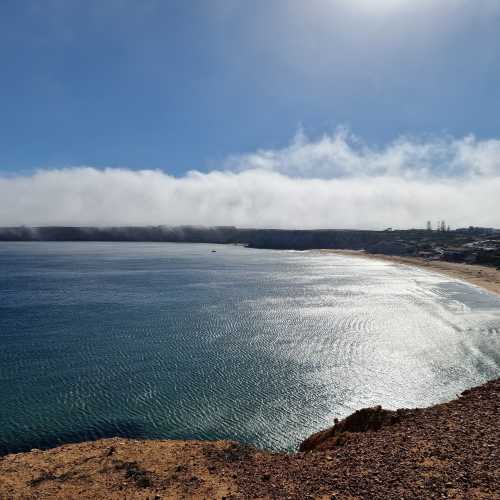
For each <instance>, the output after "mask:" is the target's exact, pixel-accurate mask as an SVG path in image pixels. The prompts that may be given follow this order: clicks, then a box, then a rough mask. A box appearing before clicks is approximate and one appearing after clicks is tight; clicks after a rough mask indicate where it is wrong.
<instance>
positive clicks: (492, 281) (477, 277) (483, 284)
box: [319, 249, 500, 296]
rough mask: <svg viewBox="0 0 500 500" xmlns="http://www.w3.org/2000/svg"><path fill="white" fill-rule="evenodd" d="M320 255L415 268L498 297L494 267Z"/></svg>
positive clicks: (499, 279) (499, 277)
mask: <svg viewBox="0 0 500 500" xmlns="http://www.w3.org/2000/svg"><path fill="white" fill-rule="evenodd" d="M319 252H320V253H321V254H337V255H345V256H349V257H360V258H364V259H374V260H383V261H386V262H392V263H395V264H402V265H407V266H415V267H419V268H422V269H427V270H428V271H432V272H435V273H437V274H443V275H446V276H450V277H452V278H455V279H459V280H462V281H466V282H467V283H469V284H471V285H475V286H477V287H479V288H483V289H484V290H487V291H488V292H491V293H494V294H496V295H499V296H500V270H498V269H496V268H494V267H488V266H480V265H476V264H465V263H462V262H447V261H443V260H425V259H422V258H421V257H403V256H398V255H385V254H372V253H367V252H365V251H363V250H330V249H324V250H319Z"/></svg>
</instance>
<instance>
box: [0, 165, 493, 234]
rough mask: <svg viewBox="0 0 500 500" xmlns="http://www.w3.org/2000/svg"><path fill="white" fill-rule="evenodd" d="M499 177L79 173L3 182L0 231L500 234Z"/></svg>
mask: <svg viewBox="0 0 500 500" xmlns="http://www.w3.org/2000/svg"><path fill="white" fill-rule="evenodd" d="M498 193H500V177H492V178H482V177H480V178H474V179H468V180H467V181H464V180H461V179H452V180H440V181H434V182H424V181H421V180H411V179H404V178H396V177H387V176H384V177H366V178H347V179H303V178H295V177H289V176H286V175H283V174H278V173H275V172H268V171H262V170H249V171H245V172H240V173H233V172H211V173H208V174H202V173H190V174H188V175H186V176H185V177H182V178H174V177H171V176H169V175H167V174H165V173H163V172H160V171H131V170H123V169H105V170H97V169H94V168H72V169H64V170H50V171H42V172H38V173H36V174H34V175H32V176H30V177H17V178H5V179H1V180H0V200H1V201H0V205H1V210H0V226H20V225H29V226H46V225H65V226H68V225H78V226H118V225H133V226H141V225H170V226H178V225H203V226H221V225H234V226H239V227H261V228H318V227H335V228H367V229H383V228H384V227H388V226H391V227H400V228H404V227H423V226H424V225H425V221H426V220H428V219H432V220H433V221H434V220H436V219H446V221H447V222H448V223H450V224H451V225H453V226H456V225H461V226H467V225H482V226H500V196H499V195H498Z"/></svg>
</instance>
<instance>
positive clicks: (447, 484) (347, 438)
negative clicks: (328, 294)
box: [0, 379, 500, 500]
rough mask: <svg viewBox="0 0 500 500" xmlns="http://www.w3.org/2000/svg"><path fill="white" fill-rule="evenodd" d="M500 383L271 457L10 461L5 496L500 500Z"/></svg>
mask: <svg viewBox="0 0 500 500" xmlns="http://www.w3.org/2000/svg"><path fill="white" fill-rule="evenodd" d="M499 422H500V379H499V380H495V381H492V382H489V383H487V384H485V385H483V386H481V387H477V388H475V389H472V390H470V391H466V392H465V393H464V394H463V395H462V396H461V397H459V398H458V399H456V400H453V401H451V402H449V403H445V404H441V405H437V406H433V407H430V408H425V409H415V410H398V411H397V412H389V411H385V410H382V409H381V408H380V407H376V408H372V409H365V410H362V411H358V412H356V413H355V414H353V415H351V416H350V417H348V418H347V419H345V420H344V421H341V422H337V423H336V425H335V426H334V427H333V428H332V429H329V430H327V431H324V432H322V433H318V434H316V435H314V436H312V437H311V438H310V439H309V440H306V442H305V443H304V444H303V449H308V450H310V451H308V452H299V453H294V454H284V453H270V452H266V451H263V450H257V449H254V448H250V447H247V446H244V445H242V444H238V443H233V442H228V441H217V442H209V441H207V442H200V441H185V442H183V441H137V440H126V439H121V438H114V439H106V440H101V441H95V442H89V443H80V444H72V445H66V446H61V447H59V448H55V449H52V450H47V451H39V450H33V451H31V452H29V453H19V454H13V455H8V456H6V457H3V458H1V459H0V498H2V499H11V498H12V499H16V498H26V499H27V498H64V499H68V498H94V499H97V498H109V499H118V498H120V499H122V498H130V499H132V498H141V499H142V498H144V499H146V498H149V499H160V498H210V499H212V498H220V499H221V498H224V497H226V498H228V499H229V498H233V499H237V498H238V499H240V498H301V499H302V498H304V499H307V498H321V499H327V498H328V499H331V498H335V499H351V500H352V499H393V498H394V499H395V498H397V499H402V498H405V499H414V498H422V499H424V498H425V499H429V498H455V499H486V498H487V499H500V454H499V450H500V428H499Z"/></svg>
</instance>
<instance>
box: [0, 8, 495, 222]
mask: <svg viewBox="0 0 500 500" xmlns="http://www.w3.org/2000/svg"><path fill="white" fill-rule="evenodd" d="M499 31H500V2H499V1H498V0H475V1H470V0H439V1H436V0H307V1H304V0H300V1H299V0H252V1H251V2H249V1H246V0H178V1H177V0H141V1H139V0H107V1H105V2H103V1H102V0H98V1H95V0H82V1H78V0H44V1H35V0H3V1H2V2H0V61H1V68H2V72H1V78H0V225H18V224H25V225H46V224H85V225H109V224H115V225H122V224H167V225H176V224H204V225H226V224H234V225H239V226H246V227H249V226H251V227H308V228H314V227H322V228H324V227H332V228H333V227H339V228H342V227H357V228H360V227H362V228H372V229H377V228H384V227H387V226H395V227H401V228H405V227H424V226H425V223H426V221H427V220H428V219H431V220H437V219H442V218H445V219H446V220H447V222H449V223H450V224H451V225H452V226H455V227H456V226H466V225H493V226H497V227H500V36H498V34H499Z"/></svg>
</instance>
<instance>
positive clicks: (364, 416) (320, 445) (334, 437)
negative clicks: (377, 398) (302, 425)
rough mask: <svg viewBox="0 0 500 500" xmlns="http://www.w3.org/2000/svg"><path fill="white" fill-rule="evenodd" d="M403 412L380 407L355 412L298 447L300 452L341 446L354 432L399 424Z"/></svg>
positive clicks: (374, 430)
mask: <svg viewBox="0 0 500 500" xmlns="http://www.w3.org/2000/svg"><path fill="white" fill-rule="evenodd" d="M402 412H404V410H398V411H397V412H395V411H390V410H384V409H383V408H382V407H381V406H375V407H373V408H363V409H361V410H357V411H356V412H354V413H353V414H351V415H349V416H348V417H347V418H345V419H344V420H342V421H340V422H339V421H338V420H337V419H335V425H334V426H333V427H330V428H329V429H326V430H324V431H320V432H317V433H316V434H313V435H312V436H309V437H308V438H307V439H306V440H305V441H303V442H302V443H301V445H300V448H299V450H300V451H313V450H326V449H330V448H333V447H335V446H342V445H343V444H344V443H345V442H346V441H347V439H349V434H351V433H356V432H376V431H379V430H380V429H382V427H388V426H390V425H394V424H396V423H399V421H400V415H401V414H402Z"/></svg>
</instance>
